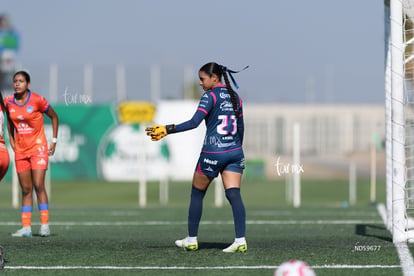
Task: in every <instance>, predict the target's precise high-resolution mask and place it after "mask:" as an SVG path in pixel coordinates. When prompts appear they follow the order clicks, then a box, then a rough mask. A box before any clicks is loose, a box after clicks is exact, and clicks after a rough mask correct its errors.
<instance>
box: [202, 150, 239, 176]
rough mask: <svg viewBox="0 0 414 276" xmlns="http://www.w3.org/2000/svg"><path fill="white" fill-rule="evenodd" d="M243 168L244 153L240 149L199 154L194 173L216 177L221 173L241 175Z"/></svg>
mask: <svg viewBox="0 0 414 276" xmlns="http://www.w3.org/2000/svg"><path fill="white" fill-rule="evenodd" d="M244 167H245V161H244V153H243V149H242V148H241V147H240V148H237V149H234V150H230V151H224V152H204V151H203V152H201V154H200V158H199V159H198V162H197V167H196V172H198V173H201V174H204V175H207V176H210V177H217V176H218V174H219V173H221V172H222V171H232V172H238V173H243V170H244Z"/></svg>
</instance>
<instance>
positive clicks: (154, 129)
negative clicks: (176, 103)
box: [145, 110, 206, 141]
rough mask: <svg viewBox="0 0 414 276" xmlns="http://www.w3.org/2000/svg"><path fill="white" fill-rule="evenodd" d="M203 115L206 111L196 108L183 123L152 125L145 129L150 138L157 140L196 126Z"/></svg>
mask: <svg viewBox="0 0 414 276" xmlns="http://www.w3.org/2000/svg"><path fill="white" fill-rule="evenodd" d="M205 117H206V113H204V112H203V111H201V110H197V111H196V113H194V115H193V117H192V118H191V119H190V120H188V121H185V122H184V123H181V124H179V125H174V124H171V125H166V126H163V125H153V126H151V127H148V128H146V129H145V131H146V132H147V135H148V136H151V140H153V141H158V140H160V139H162V138H164V137H165V136H167V135H168V134H172V133H177V132H183V131H187V130H191V129H194V128H196V127H198V126H199V125H200V123H201V122H202V121H203V119H204V118H205Z"/></svg>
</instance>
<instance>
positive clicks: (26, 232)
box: [12, 226, 32, 237]
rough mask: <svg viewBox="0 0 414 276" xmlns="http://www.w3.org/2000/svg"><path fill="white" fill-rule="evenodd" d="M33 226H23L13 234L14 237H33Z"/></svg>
mask: <svg viewBox="0 0 414 276" xmlns="http://www.w3.org/2000/svg"><path fill="white" fill-rule="evenodd" d="M31 236H32V228H31V227H30V226H26V227H23V228H21V229H19V230H17V231H16V232H15V233H13V234H12V237H31Z"/></svg>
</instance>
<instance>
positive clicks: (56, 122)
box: [45, 106, 59, 155]
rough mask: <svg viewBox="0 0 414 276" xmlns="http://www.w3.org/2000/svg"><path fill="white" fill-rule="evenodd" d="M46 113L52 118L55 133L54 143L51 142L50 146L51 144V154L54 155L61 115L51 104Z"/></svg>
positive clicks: (53, 135)
mask: <svg viewBox="0 0 414 276" xmlns="http://www.w3.org/2000/svg"><path fill="white" fill-rule="evenodd" d="M45 113H46V115H47V116H48V117H49V118H50V119H51V120H52V131H53V134H52V143H50V146H49V155H53V154H54V153H55V148H56V143H57V137H58V129H59V117H58V115H57V114H56V112H55V110H54V109H53V108H52V107H51V106H50V107H49V108H48V110H47V111H46V112H45Z"/></svg>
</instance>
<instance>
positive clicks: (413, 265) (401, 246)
mask: <svg viewBox="0 0 414 276" xmlns="http://www.w3.org/2000/svg"><path fill="white" fill-rule="evenodd" d="M377 210H378V213H379V214H380V216H381V218H382V220H383V222H384V225H385V226H387V211H386V208H385V205H384V204H382V203H381V204H378V206H377ZM395 248H396V249H397V253H398V257H399V258H400V262H401V268H402V271H403V275H414V260H413V256H412V255H411V252H410V249H409V248H408V245H407V243H406V242H403V243H397V244H395Z"/></svg>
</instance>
